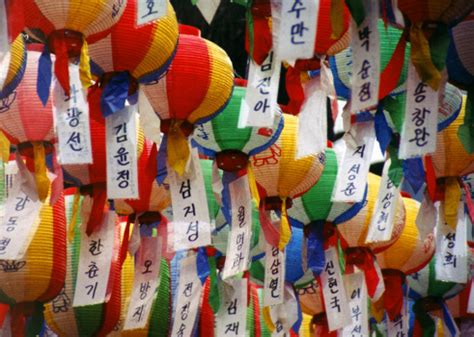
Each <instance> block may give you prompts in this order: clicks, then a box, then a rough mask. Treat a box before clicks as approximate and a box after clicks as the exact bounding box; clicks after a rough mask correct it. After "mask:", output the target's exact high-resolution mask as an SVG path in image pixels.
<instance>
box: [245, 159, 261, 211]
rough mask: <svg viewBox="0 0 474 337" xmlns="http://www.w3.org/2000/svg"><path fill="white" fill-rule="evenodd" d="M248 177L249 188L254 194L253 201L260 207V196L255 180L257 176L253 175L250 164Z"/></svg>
mask: <svg viewBox="0 0 474 337" xmlns="http://www.w3.org/2000/svg"><path fill="white" fill-rule="evenodd" d="M247 177H248V179H249V187H250V193H251V194H252V199H253V200H254V201H255V203H256V204H257V205H260V195H259V194H258V187H257V181H256V180H255V174H254V173H253V168H252V165H251V164H250V163H249V164H248V165H247Z"/></svg>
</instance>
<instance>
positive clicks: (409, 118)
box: [398, 61, 439, 159]
mask: <svg viewBox="0 0 474 337" xmlns="http://www.w3.org/2000/svg"><path fill="white" fill-rule="evenodd" d="M406 97H407V98H406V105H405V120H404V122H403V128H402V133H401V138H400V150H399V151H398V156H399V157H400V159H407V158H412V157H421V156H423V155H425V154H427V153H432V152H434V151H435V150H436V134H437V132H438V109H439V92H437V91H434V90H433V89H432V88H431V87H430V86H429V85H428V84H426V83H423V82H422V81H421V79H420V77H419V76H418V72H417V71H416V68H415V66H414V65H413V63H412V62H411V61H410V62H408V77H407V92H406Z"/></svg>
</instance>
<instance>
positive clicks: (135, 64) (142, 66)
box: [89, 0, 178, 116]
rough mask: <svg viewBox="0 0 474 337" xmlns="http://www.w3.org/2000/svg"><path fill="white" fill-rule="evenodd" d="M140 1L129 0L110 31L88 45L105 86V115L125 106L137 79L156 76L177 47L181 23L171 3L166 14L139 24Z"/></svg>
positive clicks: (142, 80) (93, 69) (143, 80)
mask: <svg viewBox="0 0 474 337" xmlns="http://www.w3.org/2000/svg"><path fill="white" fill-rule="evenodd" d="M137 2H138V1H136V0H128V1H127V4H126V7H125V10H124V13H123V15H122V17H121V19H120V21H119V22H118V23H117V24H116V25H115V26H114V27H113V28H112V30H111V33H110V34H109V35H108V36H107V37H105V38H104V39H102V40H100V41H98V42H96V43H93V44H91V45H90V47H89V54H90V58H91V72H92V74H93V75H95V76H96V77H98V80H99V81H100V82H101V85H102V86H103V87H104V91H103V95H102V99H101V106H102V112H103V114H104V116H107V115H109V114H111V113H114V112H115V111H117V110H119V109H122V108H123V107H124V104H125V100H126V99H127V97H128V96H131V95H133V94H135V93H136V90H137V89H138V87H137V82H138V83H146V82H151V81H154V80H157V79H158V78H159V77H160V76H161V75H162V74H163V73H164V72H165V71H166V69H167V68H168V66H169V64H170V62H171V59H172V57H173V55H174V53H175V50H176V45H177V42H178V23H177V21H176V15H175V13H174V10H173V7H172V6H171V4H170V3H169V2H167V12H166V14H165V15H164V16H162V17H160V18H159V19H158V20H155V21H152V22H150V23H149V24H146V25H142V26H139V27H137V26H136V16H137ZM132 50H133V52H132V53H131V52H130V51H132Z"/></svg>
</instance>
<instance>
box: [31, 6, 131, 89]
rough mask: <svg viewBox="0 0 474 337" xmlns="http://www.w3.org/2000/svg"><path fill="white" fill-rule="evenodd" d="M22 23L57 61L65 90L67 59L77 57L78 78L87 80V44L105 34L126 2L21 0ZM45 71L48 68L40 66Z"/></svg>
mask: <svg viewBox="0 0 474 337" xmlns="http://www.w3.org/2000/svg"><path fill="white" fill-rule="evenodd" d="M23 2H24V15H25V26H26V27H27V32H28V34H30V35H31V36H33V37H34V38H35V39H37V40H39V41H41V42H42V43H45V44H47V45H48V50H47V51H50V52H54V53H55V55H56V59H57V62H55V64H54V68H55V69H54V70H55V75H56V77H57V78H58V81H59V83H60V84H61V86H62V87H63V89H64V90H65V91H66V92H69V70H68V63H69V62H68V60H69V58H70V57H80V61H81V62H80V67H81V70H82V71H81V79H82V80H83V81H84V82H88V81H89V80H90V79H89V78H88V77H90V67H89V56H88V43H93V42H95V41H97V40H100V39H101V38H103V37H105V36H106V35H107V34H108V33H109V32H110V29H111V28H112V26H113V25H115V24H116V23H117V22H118V21H119V19H120V17H121V15H122V13H123V12H124V10H125V7H126V4H127V1H125V0H124V1H116V0H90V1H89V0H88V1H84V0H59V1H53V2H52V1H47V0H24V1H23ZM43 70H45V71H50V70H49V69H46V68H44V69H43Z"/></svg>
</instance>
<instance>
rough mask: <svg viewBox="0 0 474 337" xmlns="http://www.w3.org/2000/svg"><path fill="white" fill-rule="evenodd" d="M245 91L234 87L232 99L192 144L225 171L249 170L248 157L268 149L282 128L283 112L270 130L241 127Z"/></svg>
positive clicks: (198, 131) (198, 130) (202, 126)
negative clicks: (240, 119)
mask: <svg viewBox="0 0 474 337" xmlns="http://www.w3.org/2000/svg"><path fill="white" fill-rule="evenodd" d="M246 91H247V90H246V88H245V87H243V86H234V90H233V92H232V97H231V99H230V101H229V103H228V104H227V106H226V107H225V109H224V110H223V111H222V112H221V113H220V114H219V115H217V116H216V117H215V118H213V119H212V120H210V121H209V122H207V123H204V124H199V125H197V126H196V130H195V132H194V135H193V139H192V141H193V144H196V145H197V146H198V148H199V151H200V152H201V153H203V154H205V155H206V156H209V157H210V158H215V160H216V163H217V166H218V167H219V168H220V169H222V170H225V171H238V170H240V169H243V168H245V167H247V162H248V159H249V156H254V155H256V154H257V153H259V152H262V151H263V150H265V149H267V148H268V147H269V146H270V145H272V144H273V143H274V142H275V141H276V140H277V138H278V137H279V135H280V133H281V130H282V129H283V117H282V115H281V112H280V111H278V112H277V113H276V114H275V119H274V122H273V126H272V127H271V128H258V127H244V128H239V127H238V124H239V116H240V108H241V105H242V101H243V99H244V98H245V93H246Z"/></svg>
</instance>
